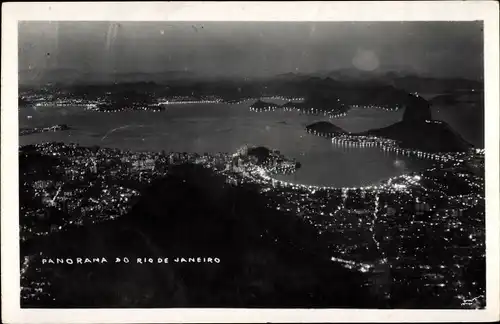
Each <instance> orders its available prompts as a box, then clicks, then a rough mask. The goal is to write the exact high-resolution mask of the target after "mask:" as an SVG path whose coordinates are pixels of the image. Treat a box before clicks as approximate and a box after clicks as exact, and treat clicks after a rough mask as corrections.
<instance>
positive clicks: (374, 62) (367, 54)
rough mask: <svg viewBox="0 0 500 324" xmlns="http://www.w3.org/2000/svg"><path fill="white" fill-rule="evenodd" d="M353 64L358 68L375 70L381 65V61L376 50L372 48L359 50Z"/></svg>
mask: <svg viewBox="0 0 500 324" xmlns="http://www.w3.org/2000/svg"><path fill="white" fill-rule="evenodd" d="M352 65H354V66H355V67H356V68H357V69H358V70H362V71H373V70H376V69H377V68H378V67H379V65H380V62H379V60H378V56H377V54H375V52H373V51H370V50H358V51H357V52H356V55H355V56H354V58H353V59H352Z"/></svg>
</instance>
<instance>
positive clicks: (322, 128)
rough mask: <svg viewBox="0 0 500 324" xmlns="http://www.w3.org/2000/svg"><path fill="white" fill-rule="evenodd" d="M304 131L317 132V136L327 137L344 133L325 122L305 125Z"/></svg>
mask: <svg viewBox="0 0 500 324" xmlns="http://www.w3.org/2000/svg"><path fill="white" fill-rule="evenodd" d="M306 130H307V131H308V132H317V133H318V134H326V135H329V136H332V135H337V134H344V133H346V132H345V131H344V130H343V129H342V128H340V127H338V126H336V125H334V124H332V123H330V122H327V121H319V122H316V123H313V124H310V125H307V126H306Z"/></svg>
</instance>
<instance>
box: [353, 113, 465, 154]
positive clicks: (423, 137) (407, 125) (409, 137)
mask: <svg viewBox="0 0 500 324" xmlns="http://www.w3.org/2000/svg"><path fill="white" fill-rule="evenodd" d="M357 135H374V136H380V137H385V138H390V139H394V140H396V141H398V142H399V146H400V147H402V148H408V149H415V150H421V151H426V152H464V151H467V150H468V149H469V148H471V147H472V145H471V144H470V143H468V142H467V141H465V140H464V139H463V138H462V137H461V136H460V134H458V133H457V132H456V131H454V130H453V129H452V128H451V127H450V126H449V125H448V124H447V123H445V122H443V121H421V120H418V119H416V120H412V119H409V120H404V118H403V120H402V121H400V122H397V123H395V124H392V125H390V126H387V127H384V128H379V129H372V130H368V131H366V132H362V133H359V134H357Z"/></svg>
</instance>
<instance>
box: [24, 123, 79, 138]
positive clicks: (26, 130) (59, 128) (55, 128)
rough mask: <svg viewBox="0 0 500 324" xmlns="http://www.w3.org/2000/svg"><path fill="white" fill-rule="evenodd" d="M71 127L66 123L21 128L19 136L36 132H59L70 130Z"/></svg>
mask: <svg viewBox="0 0 500 324" xmlns="http://www.w3.org/2000/svg"><path fill="white" fill-rule="evenodd" d="M70 129H71V128H70V127H69V126H68V125H66V124H60V125H54V126H48V127H34V128H21V129H19V136H25V135H30V134H36V133H44V132H59V131H65V130H70Z"/></svg>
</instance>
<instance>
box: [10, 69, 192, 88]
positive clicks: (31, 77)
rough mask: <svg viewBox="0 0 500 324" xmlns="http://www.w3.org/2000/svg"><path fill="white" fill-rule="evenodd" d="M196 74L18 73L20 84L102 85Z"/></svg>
mask: <svg viewBox="0 0 500 324" xmlns="http://www.w3.org/2000/svg"><path fill="white" fill-rule="evenodd" d="M196 77H197V74H196V73H194V72H191V71H163V72H154V73H149V72H126V73H105V72H86V71H79V70H75V69H66V68H62V69H44V70H42V69H29V70H28V69H24V70H20V71H19V83H20V84H35V85H36V84H46V83H59V84H102V83H114V82H119V83H124V82H150V81H154V82H165V81H171V80H181V79H188V80H189V79H193V78H196Z"/></svg>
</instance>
